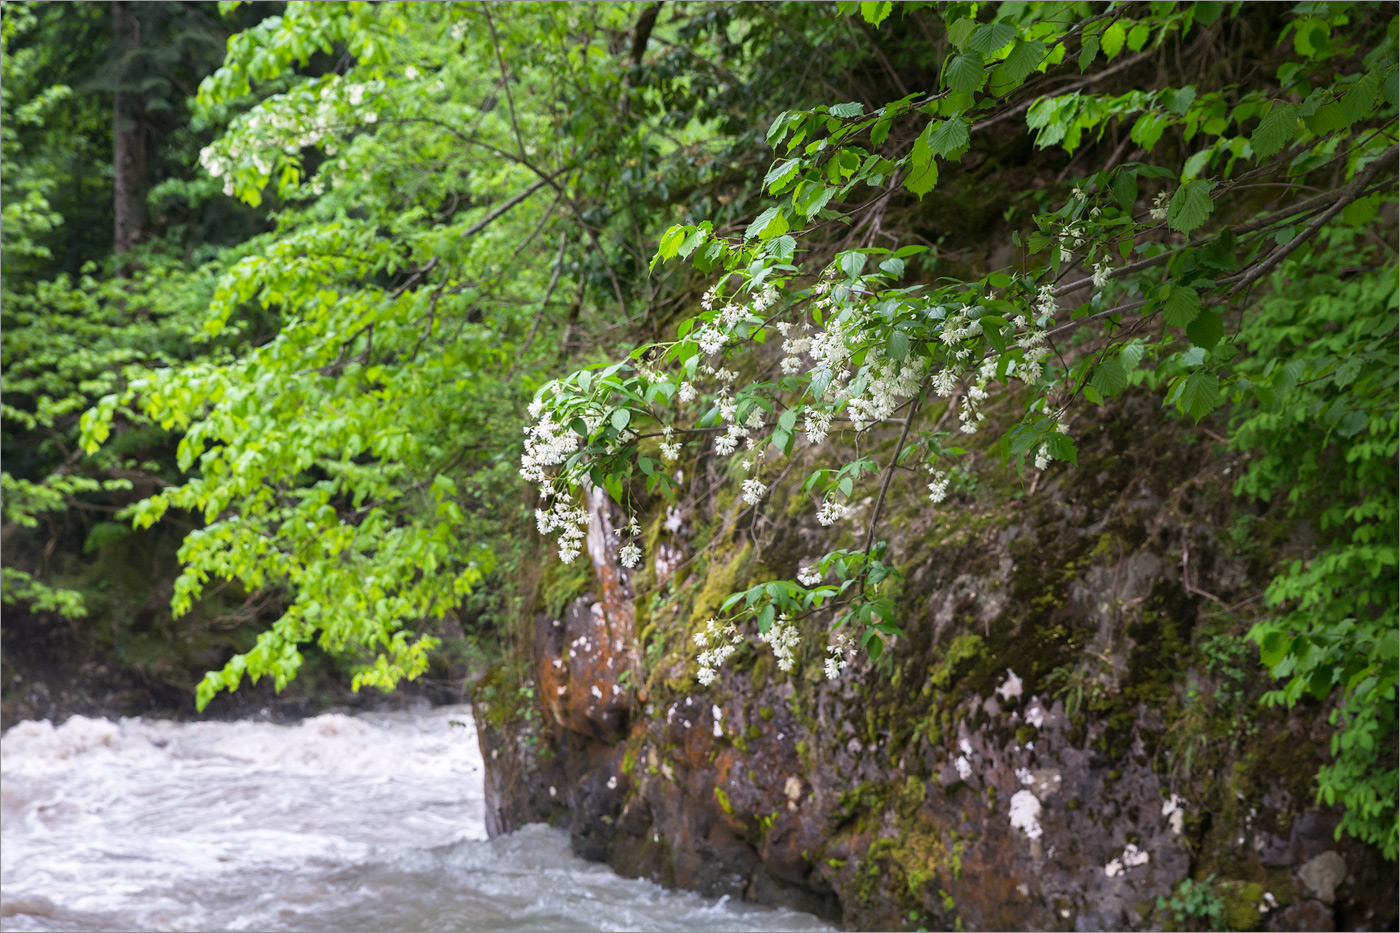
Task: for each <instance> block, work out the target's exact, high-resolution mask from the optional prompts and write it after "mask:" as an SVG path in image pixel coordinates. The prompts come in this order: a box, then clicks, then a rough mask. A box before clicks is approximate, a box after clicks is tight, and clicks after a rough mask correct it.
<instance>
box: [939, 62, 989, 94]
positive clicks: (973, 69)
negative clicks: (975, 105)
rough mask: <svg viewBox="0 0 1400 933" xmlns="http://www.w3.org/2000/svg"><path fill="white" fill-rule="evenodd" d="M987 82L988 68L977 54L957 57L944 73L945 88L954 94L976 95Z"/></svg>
mask: <svg viewBox="0 0 1400 933" xmlns="http://www.w3.org/2000/svg"><path fill="white" fill-rule="evenodd" d="M986 80H987V69H986V66H984V65H983V64H982V56H980V55H978V54H977V53H976V52H964V53H963V54H961V55H959V56H957V57H956V58H954V59H953V60H952V61H951V62H949V63H948V67H947V68H946V69H945V70H944V72H943V86H944V87H945V88H947V89H948V90H950V91H952V92H953V93H954V94H968V95H971V94H975V93H976V92H977V90H978V88H980V87H981V86H982V83H983V82H984V81H986Z"/></svg>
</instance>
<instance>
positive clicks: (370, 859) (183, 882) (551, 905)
mask: <svg viewBox="0 0 1400 933" xmlns="http://www.w3.org/2000/svg"><path fill="white" fill-rule="evenodd" d="M0 763H2V764H0V772H3V773H0V798H2V800H0V802H2V803H3V807H0V834H2V839H0V841H3V845H0V930H16V931H18V930H308V931H310V930H335V931H341V930H346V931H349V930H382V931H409V930H412V931H418V930H444V931H451V930H824V929H829V927H827V926H826V925H825V924H823V923H822V922H821V921H820V920H818V919H817V918H815V917H811V916H808V915H806V914H801V913H795V912H793V911H789V910H774V909H767V908H760V907H754V906H751V905H748V904H740V903H735V902H732V901H727V900H724V899H721V900H718V901H715V900H711V899H707V898H703V897H700V896H698V895H696V894H691V893H687V892H676V891H666V890H664V889H662V888H660V887H657V886H656V885H654V884H651V883H650V882H646V881H636V880H628V879H624V878H622V877H620V876H618V875H617V874H615V873H614V872H612V871H611V870H610V869H608V868H607V867H606V866H603V865H598V864H594V863H590V862H585V861H583V860H581V859H579V858H576V857H574V856H573V855H572V854H571V853H570V852H569V840H568V836H567V834H566V833H564V832H561V831H559V830H554V829H550V828H548V827H546V826H530V827H526V828H525V829H523V830H521V831H520V832H517V833H514V834H512V835H510V836H504V837H501V838H498V839H493V840H487V839H486V831H485V826H484V823H483V812H482V810H483V800H482V778H483V775H482V765H481V756H480V752H479V750H478V747H477V741H476V733H475V728H474V726H473V724H472V718H471V710H470V709H469V708H467V707H464V706H460V707H439V708H437V709H433V710H427V711H422V712H412V713H380V714H365V715H358V716H353V717H352V716H343V715H338V714H326V715H322V716H317V717H315V718H314V719H308V720H305V721H303V722H301V723H298V724H294V725H287V726H280V725H273V724H271V723H264V722H247V721H245V722H228V723H224V722H195V723H177V722H168V721H162V720H145V719H122V720H119V721H117V722H111V721H108V720H105V719H87V718H84V717H81V716H76V717H73V718H72V719H69V720H68V721H67V722H65V723H63V725H61V726H59V727H57V728H55V727H54V726H52V725H51V724H49V723H48V722H24V723H20V724H18V725H16V726H14V727H13V728H12V729H10V730H9V731H8V732H6V733H5V735H4V738H3V740H0Z"/></svg>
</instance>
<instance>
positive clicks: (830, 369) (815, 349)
mask: <svg viewBox="0 0 1400 933" xmlns="http://www.w3.org/2000/svg"><path fill="white" fill-rule="evenodd" d="M847 336H848V335H847V333H846V328H845V326H844V325H843V324H842V323H841V322H840V321H839V320H836V319H834V318H833V319H832V320H830V321H828V322H827V324H826V329H825V330H823V331H822V332H821V333H819V334H817V335H816V336H815V337H813V338H812V342H811V345H810V346H809V348H808V352H810V353H811V355H812V359H813V361H815V362H816V364H817V365H816V367H815V368H814V369H813V370H812V372H813V374H816V373H819V372H826V373H829V374H830V376H831V382H830V384H829V385H828V387H827V390H826V391H827V395H829V396H831V397H835V396H836V393H837V391H838V390H839V388H840V386H841V384H842V383H844V382H845V381H846V379H847V378H849V376H850V372H849V371H848V370H846V368H845V366H846V362H847V361H848V360H849V359H850V358H851V348H850V347H848V346H847V345H846V338H847Z"/></svg>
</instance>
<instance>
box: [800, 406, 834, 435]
mask: <svg viewBox="0 0 1400 933" xmlns="http://www.w3.org/2000/svg"><path fill="white" fill-rule="evenodd" d="M803 420H804V421H805V422H806V424H805V426H806V429H807V442H808V443H810V444H820V443H821V442H822V441H824V440H826V435H827V432H829V431H830V430H831V412H829V411H823V410H822V409H819V408H809V409H807V411H806V412H805V413H804V415H803Z"/></svg>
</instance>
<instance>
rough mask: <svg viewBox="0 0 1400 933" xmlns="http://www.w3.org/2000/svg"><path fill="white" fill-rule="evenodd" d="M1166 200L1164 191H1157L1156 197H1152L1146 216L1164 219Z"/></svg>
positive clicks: (1165, 216) (1165, 217)
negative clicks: (1150, 207)
mask: <svg viewBox="0 0 1400 933" xmlns="http://www.w3.org/2000/svg"><path fill="white" fill-rule="evenodd" d="M1168 200H1169V199H1168V197H1167V193H1166V192H1165V191H1161V192H1158V194H1157V197H1155V198H1153V199H1152V209H1151V210H1149V211H1148V212H1147V216H1149V217H1151V218H1152V219H1153V220H1166V219H1167V202H1168Z"/></svg>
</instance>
